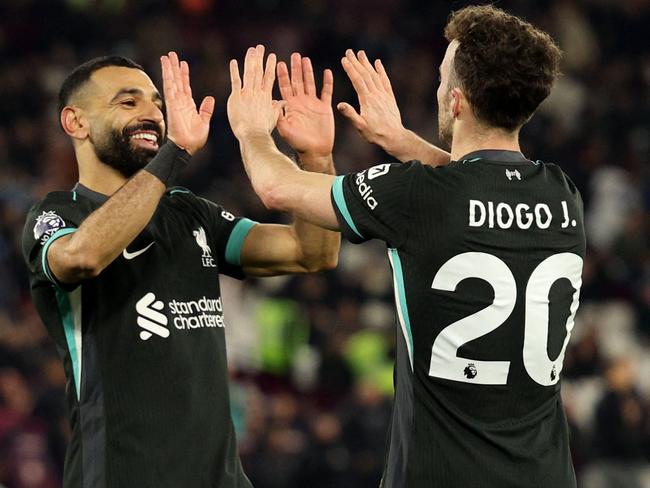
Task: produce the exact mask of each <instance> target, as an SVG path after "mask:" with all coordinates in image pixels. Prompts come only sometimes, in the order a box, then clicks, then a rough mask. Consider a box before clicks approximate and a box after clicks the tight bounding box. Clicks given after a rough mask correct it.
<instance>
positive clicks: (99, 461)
mask: <svg viewBox="0 0 650 488" xmlns="http://www.w3.org/2000/svg"><path fill="white" fill-rule="evenodd" d="M106 199H107V197H105V196H103V195H100V194H98V193H95V192H93V191H91V190H89V189H88V188H85V187H83V186H81V185H77V186H76V187H75V189H74V190H73V191H66V192H54V193H50V194H48V195H47V196H46V197H45V198H44V199H43V200H42V201H40V202H38V203H37V204H36V205H35V206H34V207H33V208H32V209H31V211H30V212H29V215H28V217H27V222H26V225H25V230H24V234H23V253H24V257H25V260H26V262H27V265H28V267H29V270H30V285H31V293H32V298H33V301H34V304H35V306H36V308H37V310H38V312H39V314H40V316H41V318H42V319H43V322H44V323H45V326H46V327H47V329H48V331H49V333H50V335H51V336H52V338H53V339H54V341H55V342H56V346H57V348H58V350H59V353H60V355H61V357H62V359H63V364H64V368H65V371H66V375H67V379H68V385H67V392H66V394H67V395H66V396H67V403H68V412H69V418H70V425H71V430H72V438H71V442H70V445H69V447H68V451H67V457H66V463H65V472H64V483H63V486H64V488H91V487H92V488H131V487H133V488H135V487H137V488H178V487H190V486H191V487H196V488H199V487H201V488H249V487H250V486H251V485H250V482H249V481H248V479H247V478H246V476H245V474H244V473H243V471H242V468H241V464H240V461H239V458H238V455H237V446H236V440H235V434H234V429H233V424H232V421H231V417H230V406H229V395H228V370H227V364H226V345H225V337H224V327H225V326H226V324H225V322H224V318H223V306H224V304H223V303H222V301H221V296H220V291H219V274H220V273H224V274H227V275H229V276H233V277H236V278H241V277H243V274H242V269H241V266H240V262H239V261H240V250H241V247H242V244H243V242H244V239H245V237H246V235H247V233H248V231H249V230H250V229H251V227H252V226H253V225H254V222H252V221H250V220H247V219H241V218H237V217H235V216H234V215H232V214H231V213H229V212H227V211H226V210H224V209H222V208H221V207H219V206H218V205H216V204H214V203H212V202H209V201H207V200H204V199H202V198H198V197H196V196H195V195H193V194H192V193H190V192H189V191H188V190H186V189H184V188H173V189H171V190H168V191H167V193H166V194H165V195H164V196H163V198H162V199H161V201H160V204H159V205H158V208H157V210H156V212H155V214H154V216H153V217H152V219H151V221H150V222H149V224H148V225H147V226H146V228H145V229H144V230H143V231H142V232H141V233H140V234H139V235H138V236H137V237H136V239H135V240H134V241H133V242H132V243H131V244H129V246H127V248H126V249H124V251H123V252H122V254H120V255H119V256H118V257H117V258H116V259H115V260H114V261H113V262H112V263H111V264H110V265H109V266H108V267H107V268H105V269H104V270H103V271H102V272H101V274H100V275H99V276H98V277H96V278H94V279H89V280H86V281H83V282H82V283H80V284H77V285H72V286H70V285H65V284H62V283H59V282H57V280H56V278H55V277H54V276H53V275H52V273H51V271H50V269H49V266H48V262H47V250H48V248H49V246H50V245H51V244H52V243H53V242H54V241H55V240H56V239H58V238H60V237H62V236H64V235H67V234H70V233H72V232H74V231H75V230H76V229H77V228H78V227H79V225H81V223H82V222H83V221H84V219H85V218H86V217H87V216H88V215H90V214H91V213H92V212H93V211H94V210H96V209H97V208H99V207H100V206H101V205H102V203H103V202H104V201H105V200H106Z"/></svg>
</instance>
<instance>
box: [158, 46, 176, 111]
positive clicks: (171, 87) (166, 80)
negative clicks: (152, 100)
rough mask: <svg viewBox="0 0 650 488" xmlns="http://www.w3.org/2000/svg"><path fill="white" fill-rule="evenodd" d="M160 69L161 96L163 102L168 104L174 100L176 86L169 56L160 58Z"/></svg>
mask: <svg viewBox="0 0 650 488" xmlns="http://www.w3.org/2000/svg"><path fill="white" fill-rule="evenodd" d="M160 67H161V68H162V78H163V94H164V96H165V100H166V101H168V102H169V101H171V100H174V99H175V98H176V85H175V83H174V74H173V73H172V66H171V62H170V61H169V56H161V57H160Z"/></svg>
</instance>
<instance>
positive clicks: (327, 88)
mask: <svg viewBox="0 0 650 488" xmlns="http://www.w3.org/2000/svg"><path fill="white" fill-rule="evenodd" d="M278 85H279V87H280V94H281V95H282V99H283V100H284V101H285V102H286V104H285V106H284V111H283V113H282V114H281V115H280V118H279V120H278V132H279V133H280V135H281V136H282V137H283V138H284V139H285V140H286V141H287V142H288V143H289V145H290V146H291V147H292V148H293V149H294V150H295V151H296V152H298V154H299V155H300V157H301V159H302V158H304V159H311V158H322V157H327V156H329V155H331V154H332V148H333V147H334V112H333V111H332V89H333V86H334V77H333V75H332V71H331V70H329V69H326V70H325V71H324V72H323V88H322V90H321V95H320V97H318V95H317V93H316V82H315V80H314V69H313V67H312V65H311V61H310V59H309V58H306V57H305V58H303V57H302V56H301V55H300V54H299V53H293V54H292V55H291V76H289V70H288V69H287V65H286V63H284V62H280V63H278Z"/></svg>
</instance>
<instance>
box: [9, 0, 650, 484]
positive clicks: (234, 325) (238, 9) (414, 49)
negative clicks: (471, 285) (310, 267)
mask: <svg viewBox="0 0 650 488" xmlns="http://www.w3.org/2000/svg"><path fill="white" fill-rule="evenodd" d="M467 3H470V2H469V1H468V0H459V1H456V2H453V3H450V2H425V1H422V0H413V1H410V2H399V1H397V0H379V1H372V2H370V1H369V0H350V1H340V0H338V1H335V2H324V1H300V2H295V1H289V0H274V1H271V2H270V1H266V0H242V1H239V2H218V1H215V0H174V1H168V0H167V1H163V0H145V1H141V2H127V1H124V0H52V1H50V2H38V1H36V0H3V1H2V2H0V52H1V53H2V57H1V58H0V59H1V60H0V269H2V272H1V273H0V484H4V485H6V486H7V488H25V487H47V488H49V487H54V486H60V478H61V467H62V462H63V455H64V448H65V444H66V442H67V440H68V435H69V432H68V428H67V425H66V422H65V420H64V418H65V412H64V407H63V396H64V394H65V393H64V392H65V379H64V377H63V373H62V368H61V365H60V363H59V360H58V359H57V352H56V350H55V348H54V345H53V343H52V342H51V341H50V340H49V339H48V338H47V336H46V333H45V330H44V328H43V326H42V325H41V324H40V321H39V319H38V317H37V315H36V314H35V311H34V309H33V307H32V305H31V303H30V300H29V293H28V289H27V286H28V284H27V278H26V272H25V268H24V265H23V264H22V258H21V251H20V235H21V232H22V226H23V222H24V216H25V214H26V212H27V209H28V208H29V206H30V205H31V203H32V202H34V201H35V200H37V199H38V198H40V197H42V196H43V195H44V194H45V193H47V192H49V191H52V190H65V189H69V188H71V187H72V186H73V184H74V183H75V181H76V165H75V163H74V158H73V154H72V147H71V145H70V144H69V142H68V141H67V138H66V137H65V136H64V134H63V132H62V131H61V130H60V128H59V123H58V114H56V113H55V109H54V107H55V105H56V94H57V91H58V89H59V85H60V83H61V81H62V79H63V78H64V77H65V75H66V74H67V73H68V72H69V71H70V70H71V69H72V68H73V67H74V66H76V65H77V64H80V63H81V62H83V61H86V60H87V59H89V58H91V57H93V56H99V55H104V54H109V53H111V54H121V55H126V56H129V57H132V58H133V59H134V60H136V61H138V62H140V63H141V64H143V65H144V67H145V68H146V70H147V71H148V72H149V73H152V74H153V75H154V78H155V76H156V74H157V73H159V67H158V64H157V63H158V56H159V55H160V54H161V53H162V52H164V51H165V50H167V49H171V48H173V49H176V50H178V51H180V52H181V53H183V56H184V57H187V59H189V61H190V65H191V69H192V74H193V79H194V80H196V87H195V93H196V95H197V97H202V96H204V95H207V94H211V95H214V96H215V97H216V99H217V107H216V110H215V115H214V117H213V121H212V131H211V136H210V141H209V144H208V146H207V147H206V149H205V150H204V151H203V152H202V153H201V154H199V155H197V157H196V158H194V159H193V161H192V164H191V165H190V166H189V167H188V169H187V171H186V173H185V174H184V184H186V185H187V186H189V187H191V189H192V190H193V191H195V192H196V193H198V194H200V195H202V196H206V197H208V198H210V199H213V200H215V201H218V202H220V203H222V204H224V205H225V206H226V208H229V209H230V210H231V211H233V212H235V213H238V214H245V215H247V216H249V217H251V218H254V219H256V220H260V221H267V222H268V221H281V220H282V219H283V217H282V216H279V215H269V214H268V213H267V212H266V210H265V209H264V207H263V206H262V204H261V203H260V201H259V199H258V198H257V197H256V196H255V195H254V194H253V192H252V190H251V187H250V184H249V182H248V180H247V178H246V176H245V174H244V171H243V167H242V164H241V161H240V156H239V148H238V145H237V144H236V141H235V139H234V137H233V136H232V134H231V133H230V130H229V127H228V123H227V119H226V113H225V101H226V98H227V96H228V92H229V76H228V69H227V64H228V59H229V58H231V57H241V55H242V54H243V53H244V51H245V49H246V48H247V47H248V46H249V45H252V44H255V43H258V42H262V43H264V44H266V45H267V47H268V49H269V50H272V51H274V52H276V53H278V55H279V57H280V58H283V59H286V58H287V56H288V55H289V54H290V53H291V52H292V51H293V50H302V51H303V52H304V53H305V54H307V55H309V56H310V57H311V58H312V60H313V62H314V65H315V68H316V69H317V70H318V71H319V72H320V71H321V70H322V69H323V68H325V67H330V68H332V69H333V71H334V76H335V89H334V98H335V103H336V102H338V101H343V100H345V101H348V102H351V103H353V104H355V101H356V98H355V94H354V92H353V90H352V88H351V85H350V83H349V81H348V80H347V79H346V77H345V76H344V74H343V71H342V69H341V67H340V65H339V60H340V57H341V56H342V55H343V53H344V50H345V49H346V48H353V49H361V48H363V49H365V50H366V51H367V52H368V54H369V56H370V57H371V58H376V57H381V58H382V60H383V62H384V65H385V66H386V67H387V70H388V73H389V75H390V77H391V80H392V83H393V88H394V91H395V93H396V96H397V99H398V102H399V104H400V107H401V109H402V119H403V121H404V123H405V125H406V126H408V127H409V128H410V129H413V130H414V131H416V132H418V133H420V134H421V135H423V136H424V137H426V138H428V139H430V140H432V141H433V142H435V141H436V134H437V127H436V123H437V115H436V111H437V107H436V97H435V92H436V89H437V67H438V63H439V62H440V61H441V59H442V54H443V53H444V49H445V46H446V42H445V41H444V39H443V36H442V28H443V26H444V23H445V19H446V18H447V16H448V14H449V11H450V8H460V7H462V6H463V5H465V4H467ZM472 3H475V2H472ZM499 6H500V7H502V8H505V9H509V10H511V11H512V12H513V13H515V14H518V15H522V16H524V17H525V18H527V19H528V20H530V21H532V22H534V23H536V24H539V25H541V26H543V27H544V28H545V29H548V31H549V32H551V33H552V34H553V35H554V36H555V37H556V39H557V40H558V42H559V43H560V46H561V47H562V49H563V50H564V52H565V57H564V66H563V77H562V78H561V79H560V81H559V83H558V85H557V87H556V88H555V90H554V92H553V93H552V95H551V97H550V98H549V99H548V100H547V101H546V102H545V103H544V105H543V107H542V109H541V111H540V113H539V114H538V115H537V116H536V117H535V118H534V119H533V120H532V121H531V123H530V124H528V125H527V126H526V128H525V129H524V132H523V134H522V147H523V148H524V152H525V154H527V155H528V156H529V157H531V158H535V159H541V160H544V161H545V162H547V163H556V164H558V165H560V166H561V167H562V168H563V170H564V171H566V172H567V174H568V175H569V176H570V177H571V178H572V179H573V181H574V182H575V183H576V185H578V187H579V189H580V190H581V192H582V195H583V199H584V201H585V211H586V215H587V232H588V236H587V238H588V244H589V251H588V254H587V257H586V259H585V263H584V264H585V265H584V274H583V285H582V293H581V303H582V305H581V308H580V310H579V311H578V315H577V317H576V326H575V329H574V331H573V339H572V341H571V342H570V343H569V346H568V349H567V352H566V357H565V367H564V371H563V376H564V379H563V383H564V386H563V392H564V397H565V402H566V408H567V416H568V418H569V425H570V428H571V439H572V449H573V456H574V460H575V461H576V470H577V473H578V476H579V483H580V486H581V488H599V487H607V488H609V487H616V486H625V487H626V488H634V484H633V483H635V482H638V480H639V477H641V478H643V477H645V476H646V474H647V473H646V471H647V467H648V461H647V459H648V456H649V455H650V445H649V443H648V434H647V432H648V430H647V426H648V424H647V423H648V418H647V417H648V410H647V405H648V403H649V399H648V398H647V397H646V395H647V394H648V392H650V380H649V379H648V378H650V360H648V359H646V358H650V43H648V33H647V31H648V28H647V26H648V25H649V24H650V2H649V1H647V0H549V1H548V2H533V1H531V0H525V1H514V0H503V1H500V2H499ZM358 12H366V13H368V15H363V16H360V15H358ZM132 19H140V20H141V22H140V23H139V24H138V26H139V28H138V29H133V28H132V25H133V23H132ZM317 79H318V80H319V79H320V76H317ZM157 81H158V82H159V81H160V80H157ZM159 86H160V85H159ZM337 117H338V116H337ZM336 129H337V135H336V136H337V138H336V144H335V153H334V159H335V162H336V164H337V170H338V172H339V173H347V172H351V171H358V170H361V169H365V168H367V167H368V166H370V165H373V164H377V163H382V162H389V161H392V159H391V158H390V157H389V156H388V155H386V154H384V153H383V152H381V151H380V150H378V149H377V148H376V147H373V146H370V145H368V144H365V143H364V142H363V141H362V140H361V138H360V137H359V136H358V134H357V133H356V130H355V129H354V128H353V127H352V126H351V125H350V124H349V123H347V121H345V120H343V119H341V118H337V128H336ZM339 262H340V264H339V268H338V269H337V270H335V271H333V272H328V273H324V274H320V275H316V276H308V277H298V278H279V279H272V280H271V279H268V280H260V281H259V282H255V281H247V283H246V284H241V283H233V282H232V281H230V282H228V283H227V284H226V280H224V283H222V284H223V289H224V293H228V294H229V295H228V299H227V300H225V303H227V304H228V307H227V308H226V310H225V314H226V322H227V326H226V331H227V334H228V336H227V340H228V355H229V360H230V364H231V368H232V372H233V376H234V378H235V379H234V382H235V384H234V385H233V388H232V389H231V402H232V405H233V416H234V417H235V419H234V420H235V422H234V423H235V426H236V429H237V434H238V438H239V441H240V450H241V452H242V462H243V463H244V464H245V467H246V469H247V472H248V473H249V474H250V475H251V478H252V479H253V481H254V483H255V486H256V488H284V487H287V488H289V487H291V488H293V487H295V486H301V487H302V486H305V487H308V488H318V487H319V486H328V487H330V486H337V487H341V488H345V487H346V486H354V487H358V488H365V487H376V486H377V485H378V482H379V479H380V476H381V468H382V464H383V456H384V447H385V443H384V439H385V434H386V432H387V429H388V424H389V421H390V405H391V398H392V361H393V356H394V348H395V325H394V323H395V308H394V307H395V305H394V303H393V295H392V293H393V291H392V280H391V275H390V272H389V270H388V263H387V259H386V250H385V248H383V247H382V246H381V245H379V244H370V245H367V246H364V247H359V246H352V245H347V244H345V245H344V246H343V247H342V249H341V257H340V261H339ZM621 355H626V356H629V359H628V360H627V362H626V361H621V360H619V359H615V358H617V357H620V356H621ZM633 358H636V359H633ZM605 364H610V366H608V367H607V373H606V375H604V374H605V373H604V369H605V368H604V365H605ZM601 466H602V467H603V468H606V469H601V470H600V471H599V469H598V468H599V467H601ZM629 467H632V468H633V469H628V468H629ZM583 468H584V469H585V470H586V471H583ZM617 470H618V471H617ZM637 475H638V476H637ZM644 479H645V478H644ZM30 483H31V484H30ZM598 483H600V484H598ZM616 483H619V484H618V485H617V484H616ZM620 483H626V484H624V485H621V484H620ZM645 483H646V484H645V486H650V484H648V483H647V479H646V481H645ZM645 486H644V488H645ZM0 488H1V487H0Z"/></svg>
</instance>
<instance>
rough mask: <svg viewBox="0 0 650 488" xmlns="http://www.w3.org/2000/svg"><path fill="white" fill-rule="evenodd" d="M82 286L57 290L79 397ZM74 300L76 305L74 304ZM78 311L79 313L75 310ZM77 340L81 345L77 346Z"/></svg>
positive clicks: (57, 300)
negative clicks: (67, 289) (70, 291)
mask: <svg viewBox="0 0 650 488" xmlns="http://www.w3.org/2000/svg"><path fill="white" fill-rule="evenodd" d="M80 299H81V288H77V289H76V290H75V291H74V292H72V293H66V292H64V291H63V290H59V289H57V290H56V303H57V305H58V306H59V313H60V314H61V322H62V323H63V331H64V332H65V342H66V343H67V344H68V351H69V353H70V362H71V363H72V374H73V376H74V384H75V389H76V391H77V399H79V394H80V393H81V323H80V320H81V314H80V311H81V300H80ZM72 301H74V302H75V303H74V305H76V306H73V304H72ZM76 311H78V312H79V313H78V314H75V312H76ZM77 342H78V343H79V347H77Z"/></svg>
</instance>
